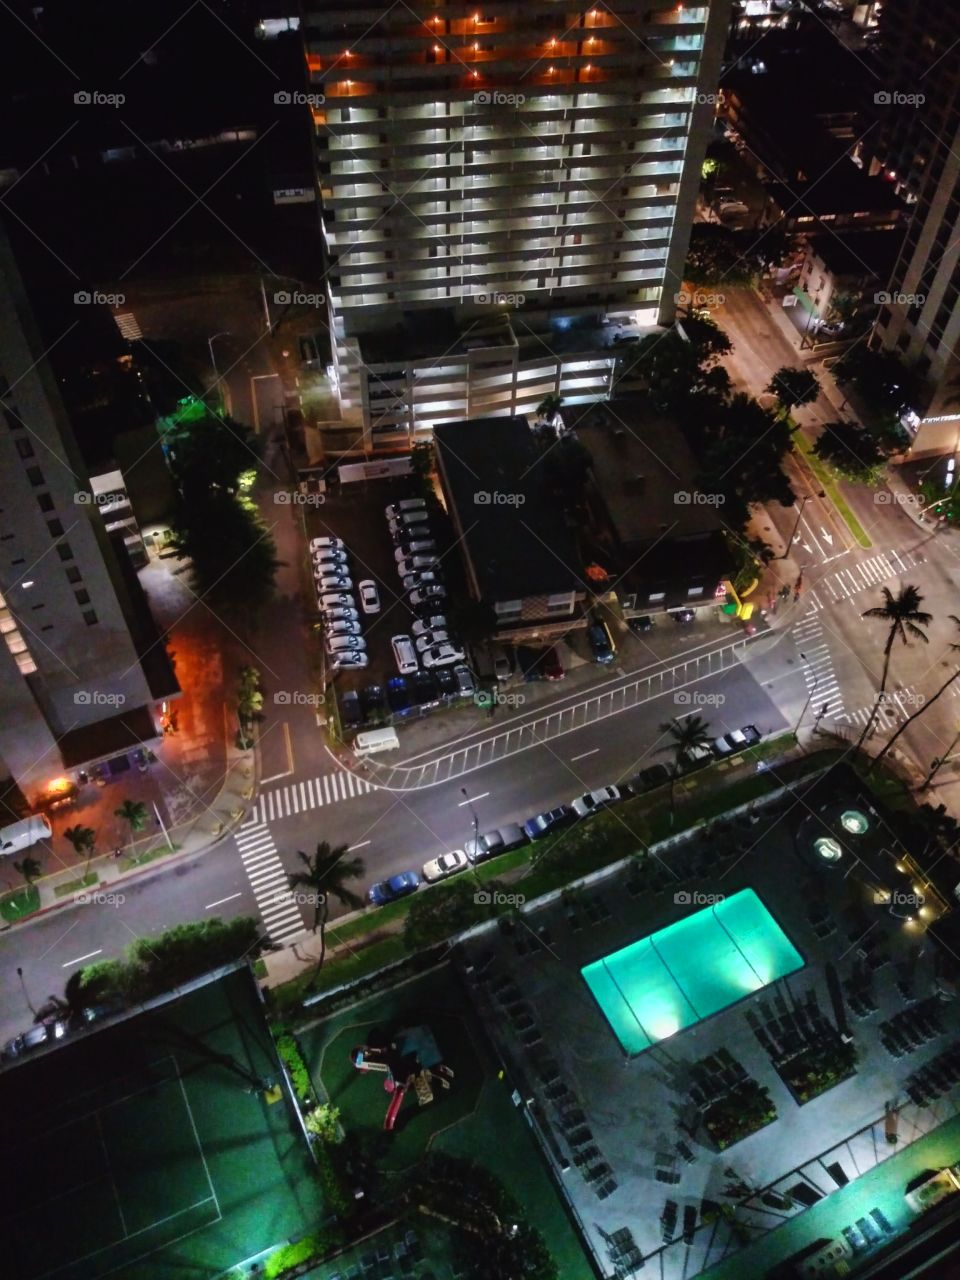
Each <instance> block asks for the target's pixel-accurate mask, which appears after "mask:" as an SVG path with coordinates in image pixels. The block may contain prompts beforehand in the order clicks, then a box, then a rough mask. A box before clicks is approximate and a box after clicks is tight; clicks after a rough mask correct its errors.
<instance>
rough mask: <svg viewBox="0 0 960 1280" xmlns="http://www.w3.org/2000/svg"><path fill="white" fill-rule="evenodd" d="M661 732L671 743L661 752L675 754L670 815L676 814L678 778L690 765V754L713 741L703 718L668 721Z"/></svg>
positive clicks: (662, 725) (661, 727)
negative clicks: (685, 766)
mask: <svg viewBox="0 0 960 1280" xmlns="http://www.w3.org/2000/svg"><path fill="white" fill-rule="evenodd" d="M660 732H661V733H665V734H666V735H667V736H668V737H669V739H670V741H669V742H666V743H664V745H663V746H662V747H660V751H672V752H673V767H672V769H671V770H670V813H671V815H673V814H674V813H675V812H676V786H677V778H679V777H680V774H681V773H682V772H683V767H684V765H685V764H687V763H688V760H689V756H690V752H691V751H693V750H694V749H695V748H696V747H705V746H707V745H708V744H709V742H710V741H711V738H710V726H709V725H708V724H707V722H706V720H704V718H703V716H699V715H698V716H687V718H686V719H685V720H668V721H666V723H664V724H661V725H660Z"/></svg>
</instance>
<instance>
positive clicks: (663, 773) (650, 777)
mask: <svg viewBox="0 0 960 1280" xmlns="http://www.w3.org/2000/svg"><path fill="white" fill-rule="evenodd" d="M669 781H670V770H669V769H668V768H667V766H666V765H665V764H652V765H650V767H649V768H647V769H641V770H640V772H639V773H635V774H634V775H633V777H632V778H631V779H630V781H629V783H628V784H627V785H628V786H629V788H630V790H631V791H632V792H633V794H634V795H635V796H642V795H646V793H647V792H648V791H653V790H654V788H655V787H662V786H663V784H664V783H665V782H669Z"/></svg>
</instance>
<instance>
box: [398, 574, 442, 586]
mask: <svg viewBox="0 0 960 1280" xmlns="http://www.w3.org/2000/svg"><path fill="white" fill-rule="evenodd" d="M401 581H402V583H403V589H404V591H417V590H419V589H420V588H421V587H438V586H439V585H440V582H441V578H440V574H439V571H438V570H436V569H418V570H417V572H416V573H408V574H406V575H405V576H404V577H403V578H402V579H401Z"/></svg>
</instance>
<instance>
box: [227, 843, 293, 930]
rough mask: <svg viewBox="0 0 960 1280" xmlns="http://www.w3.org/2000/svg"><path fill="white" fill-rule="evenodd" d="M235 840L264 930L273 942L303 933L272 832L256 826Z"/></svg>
mask: <svg viewBox="0 0 960 1280" xmlns="http://www.w3.org/2000/svg"><path fill="white" fill-rule="evenodd" d="M233 838H234V840H235V841H236V844H237V848H238V850H239V851H240V861H241V862H242V863H243V869H244V871H245V872H246V873H247V880H248V881H249V883H250V888H251V889H252V890H253V896H254V898H255V899H256V902H257V909H258V911H259V912H260V917H261V919H262V920H263V924H264V928H265V929H266V931H267V933H268V934H269V935H270V937H271V939H272V940H273V941H274V942H286V941H288V940H289V939H290V938H294V937H296V936H297V934H300V933H303V931H304V924H303V917H302V916H301V914H300V908H299V907H298V906H297V904H296V902H295V901H294V900H293V898H292V897H291V896H290V882H289V880H288V878H287V873H286V871H285V870H284V866H283V863H282V862H281V861H280V855H279V854H278V853H277V846H276V845H275V844H274V842H273V836H272V835H271V834H270V828H269V827H267V826H265V825H264V824H263V823H256V824H255V825H253V826H246V827H243V828H241V829H240V830H239V831H238V832H237V833H236V835H235V836H234V837H233Z"/></svg>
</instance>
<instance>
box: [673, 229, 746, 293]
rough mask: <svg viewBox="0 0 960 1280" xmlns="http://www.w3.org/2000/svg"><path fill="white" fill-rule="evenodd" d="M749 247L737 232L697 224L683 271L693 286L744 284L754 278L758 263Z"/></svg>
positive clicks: (693, 230)
mask: <svg viewBox="0 0 960 1280" xmlns="http://www.w3.org/2000/svg"><path fill="white" fill-rule="evenodd" d="M747 243H748V242H745V241H744V239H743V238H742V237H741V236H738V235H737V233H736V232H734V231H731V230H729V228H727V227H723V226H720V225H719V224H718V223H716V222H695V223H694V224H693V229H692V231H691V233H690V248H689V249H688V250H687V262H686V266H685V267H684V269H683V278H684V280H689V281H690V282H691V284H702V285H723V284H742V283H745V282H746V281H748V280H749V279H750V277H751V275H752V274H753V269H754V262H753V259H752V258H751V257H750V256H749V255H748V253H747V252H746V247H747Z"/></svg>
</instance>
